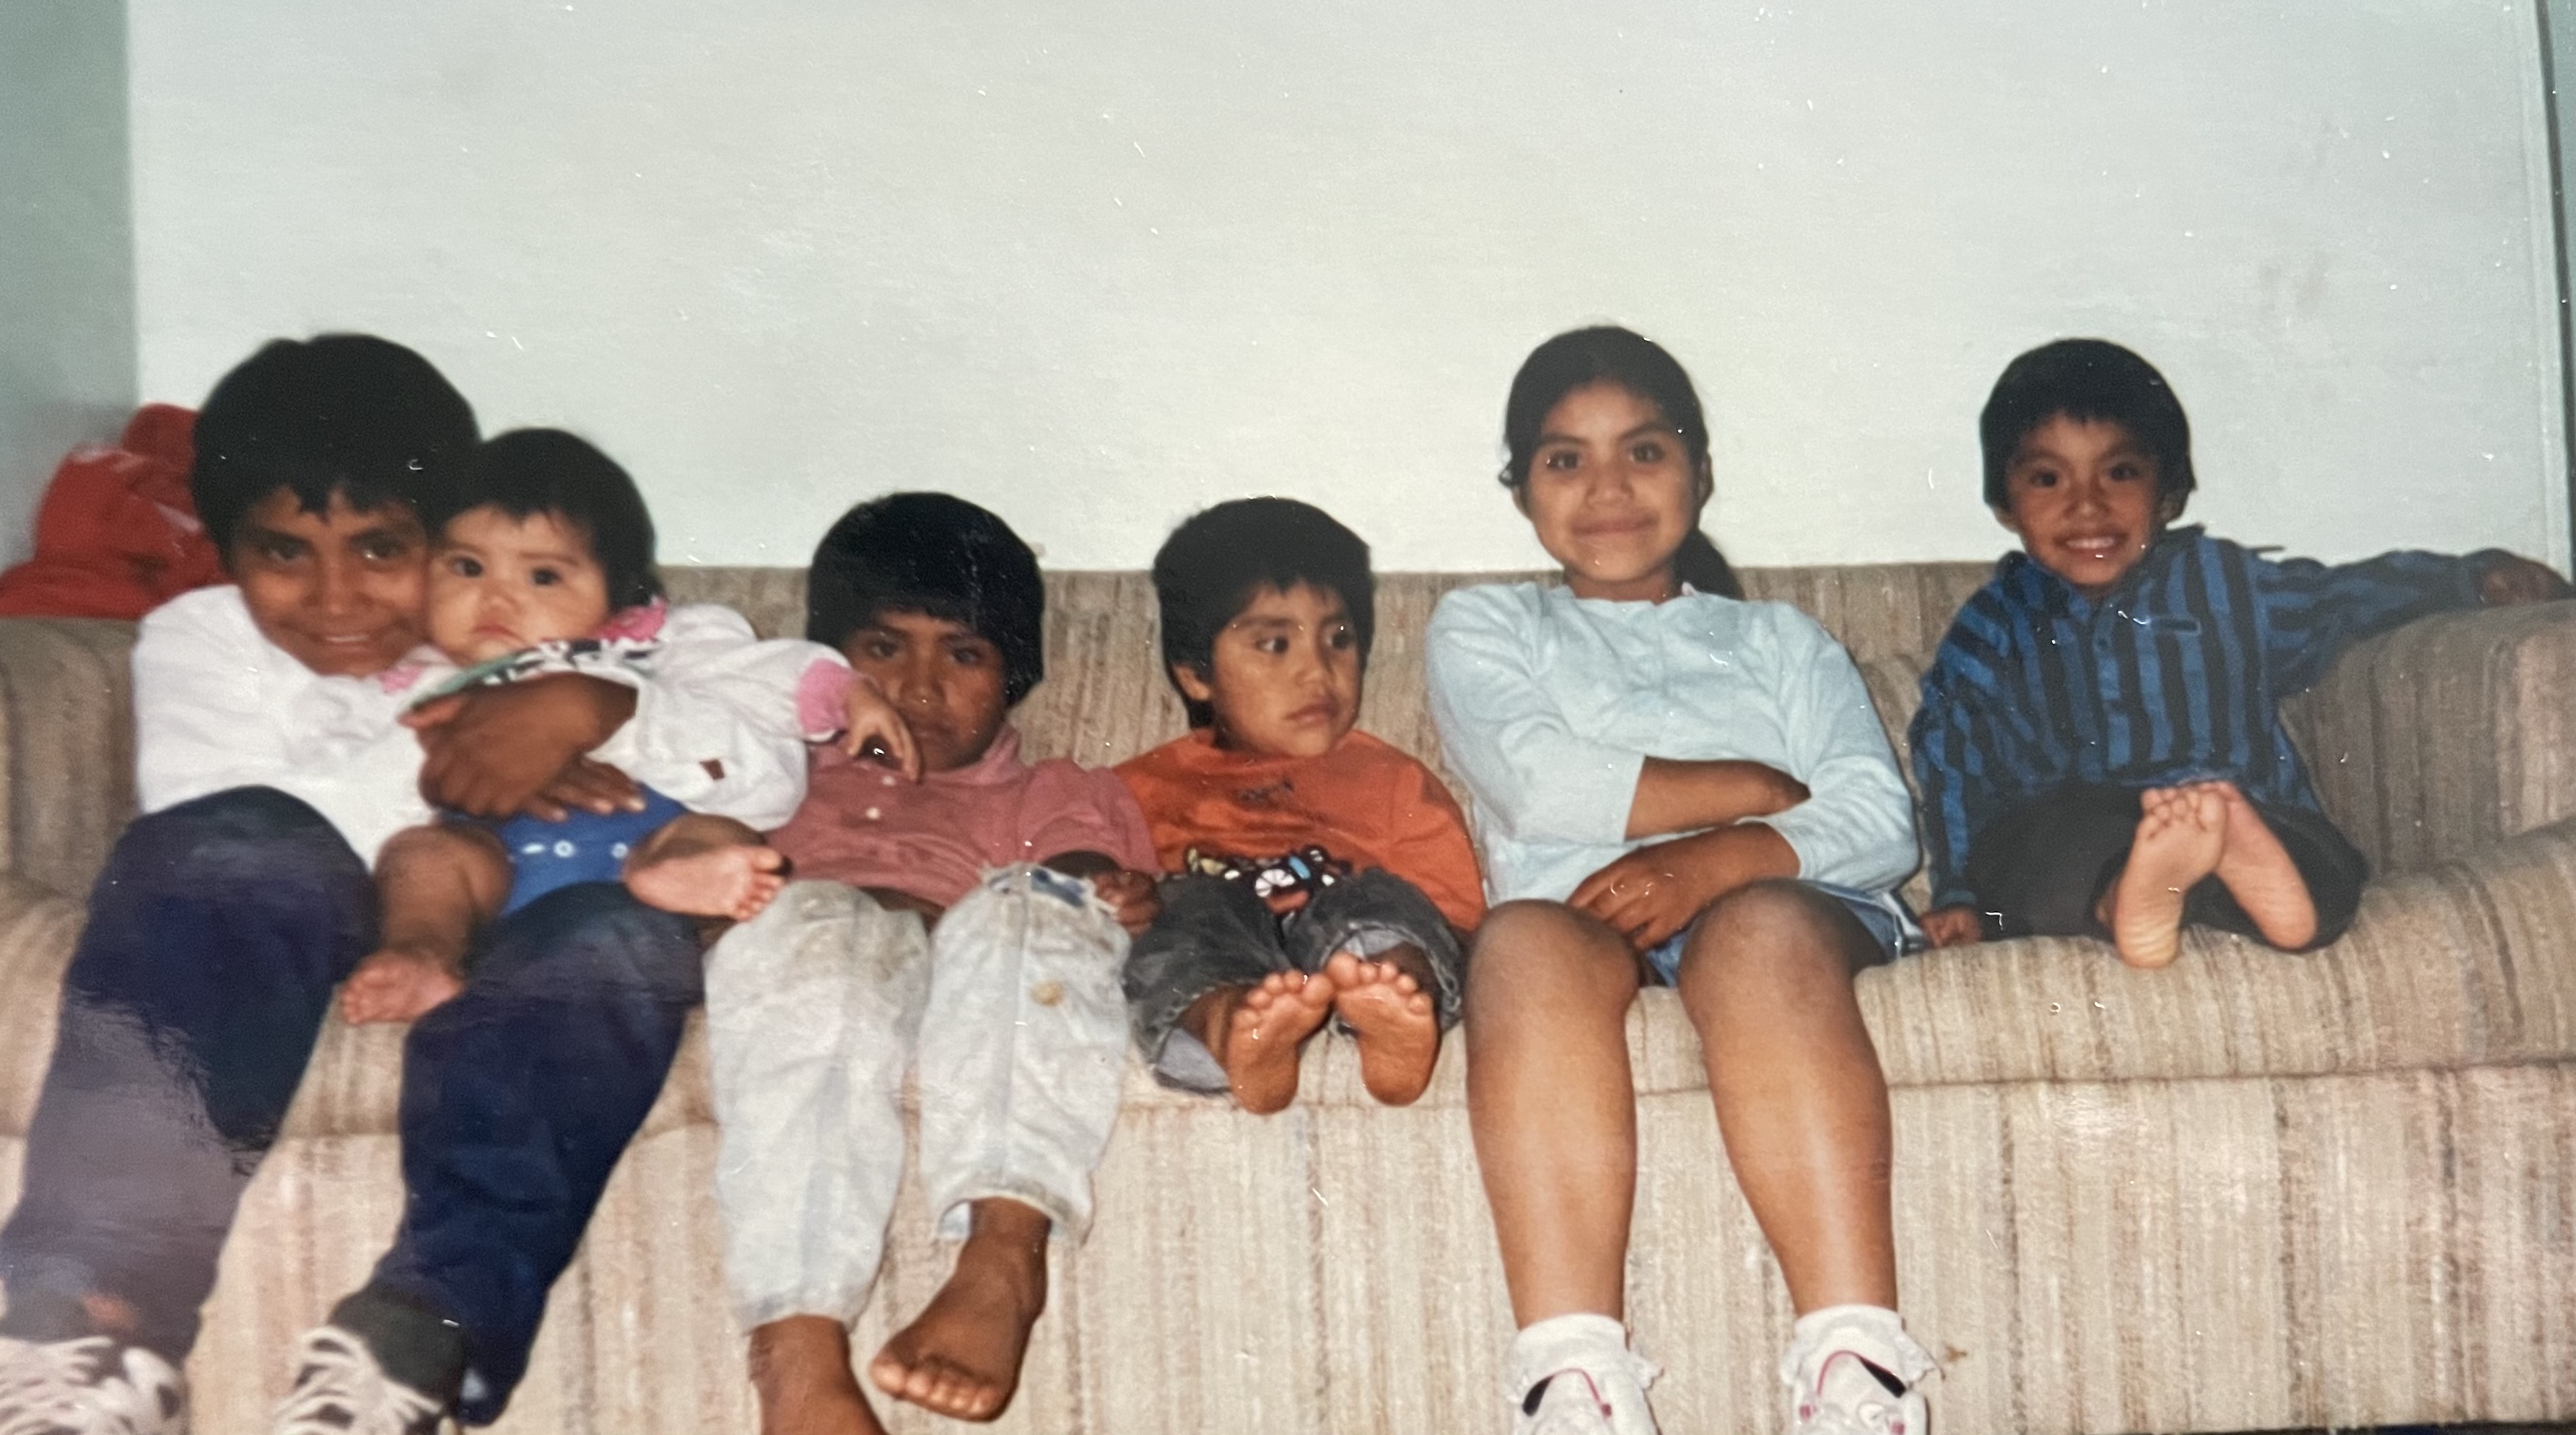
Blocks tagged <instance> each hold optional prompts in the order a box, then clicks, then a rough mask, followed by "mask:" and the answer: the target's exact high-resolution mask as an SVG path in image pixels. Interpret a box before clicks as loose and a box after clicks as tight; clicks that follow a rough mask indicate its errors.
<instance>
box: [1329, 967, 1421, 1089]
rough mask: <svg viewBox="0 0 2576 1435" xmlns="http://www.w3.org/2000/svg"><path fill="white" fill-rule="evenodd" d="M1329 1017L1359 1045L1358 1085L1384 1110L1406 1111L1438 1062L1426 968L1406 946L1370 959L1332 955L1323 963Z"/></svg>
mask: <svg viewBox="0 0 2576 1435" xmlns="http://www.w3.org/2000/svg"><path fill="white" fill-rule="evenodd" d="M1324 976H1325V977H1326V978H1327V979H1328V980H1329V981H1330V982H1331V983H1332V988H1333V1014H1334V1015H1336V1016H1338V1017H1340V1018H1341V1019H1342V1020H1343V1021H1345V1022H1348V1023H1349V1024H1350V1028H1351V1035H1352V1036H1353V1037H1354V1038H1355V1039H1356V1040H1357V1041H1358V1042H1359V1048H1360V1084H1361V1085H1363V1086H1365V1087H1367V1088H1368V1093H1369V1095H1371V1096H1374V1097H1376V1098H1377V1099H1378V1100H1380V1101H1383V1102H1385V1103H1386V1104H1387V1105H1389V1106H1410V1105H1412V1104H1413V1102H1414V1101H1415V1100H1416V1099H1418V1098H1419V1097H1420V1096H1421V1095H1422V1091H1423V1088H1424V1087H1427V1086H1429V1085H1430V1084H1431V1069H1432V1067H1433V1066H1434V1065H1435V1064H1437V1063H1438V1061H1439V1060H1440V1019H1439V1016H1438V1014H1437V1013H1435V1012H1433V1011H1432V1009H1431V993H1430V992H1429V991H1428V990H1427V989H1426V988H1427V987H1428V986H1429V984H1430V981H1431V968H1430V965H1429V963H1428V962H1427V960H1426V959H1425V958H1424V957H1423V955H1422V949H1421V948H1419V947H1416V946H1414V945H1412V944H1411V943H1406V944H1404V945H1401V946H1397V947H1391V948H1389V949H1387V950H1386V951H1383V952H1380V953H1378V954H1377V955H1375V956H1373V957H1368V958H1365V959H1363V958H1360V957H1355V956H1352V955H1351V954H1350V953H1348V952H1335V953H1333V955H1332V956H1331V957H1330V958H1328V959H1326V960H1325V962H1324Z"/></svg>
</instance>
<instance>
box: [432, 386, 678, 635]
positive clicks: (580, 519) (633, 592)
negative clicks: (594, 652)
mask: <svg viewBox="0 0 2576 1435" xmlns="http://www.w3.org/2000/svg"><path fill="white" fill-rule="evenodd" d="M475 508H497V509H499V510H501V511H502V512H503V513H506V514H508V515H510V516H511V517H512V518H519V519H525V518H531V517H534V516H535V515H537V514H540V513H549V514H553V515H554V516H556V517H557V518H560V519H562V520H563V521H564V522H565V523H567V524H570V525H571V526H572V527H574V528H578V529H580V530H581V533H582V536H583V537H584V538H585V539H587V540H588V541H589V543H590V556H591V558H592V559H593V561H595V562H597V563H598V564H599V569H600V573H601V574H602V575H603V576H604V577H606V578H607V580H608V606H609V607H610V608H611V609H617V608H633V607H636V606H639V605H641V604H645V603H650V602H652V601H653V600H654V599H656V598H659V597H661V596H662V580H661V578H660V577H658V576H657V575H656V574H655V573H654V571H653V515H652V514H651V513H649V512H647V511H645V508H644V495H643V494H641V493H639V492H637V491H636V489H635V480H634V479H632V478H630V477H628V476H627V473H626V470H625V469H623V468H620V467H619V466H618V464H617V460H615V459H613V458H610V457H609V456H608V455H606V454H604V453H601V452H600V451H599V449H598V447H597V446H595V445H593V444H592V443H591V442H590V441H589V440H588V439H585V438H582V437H581V436H579V435H577V434H569V433H566V432H564V431H563V430H562V429H512V430H511V431H510V432H508V433H505V434H499V435H496V436H495V437H493V438H491V439H489V440H487V441H485V442H484V444H483V446H482V447H480V448H478V449H476V450H475V451H474V457H473V458H472V459H471V460H469V461H467V463H466V464H465V465H464V467H463V469H462V470H461V471H460V472H459V473H458V474H457V475H456V481H455V482H454V483H452V484H449V485H448V486H447V487H446V489H445V490H443V491H442V492H441V493H440V494H439V496H438V500H437V502H436V503H435V504H434V505H432V504H424V505H423V506H422V513H421V516H422V517H423V518H424V519H427V520H428V521H429V524H430V530H431V532H432V534H433V535H434V534H435V533H436V532H437V531H438V530H439V529H441V528H444V527H446V525H447V521H448V520H449V519H451V518H454V517H456V516H457V515H458V514H460V513H464V512H466V511H467V510H469V509H475Z"/></svg>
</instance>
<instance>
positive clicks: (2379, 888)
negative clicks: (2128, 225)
mask: <svg viewBox="0 0 2576 1435" xmlns="http://www.w3.org/2000/svg"><path fill="white" fill-rule="evenodd" d="M78 920H79V913H78V910H77V908H76V907H74V905H73V904H72V903H70V902H69V901H67V900H66V899H64V898H62V897H59V896H57V895H54V894H52V893H49V892H45V891H43V890H41V889H38V888H35V887H32V886H31V885H29V884H26V883H21V882H13V881H10V880H8V879H5V878H0V961H5V963H6V964H5V965H0V1134H19V1133H23V1132H24V1131H25V1130H26V1124H27V1118H28V1116H29V1115H30V1114H32V1112H33V1110H34V1105H35V1093H36V1086H37V1083H38V1081H39V1079H40V1078H41V1076H42V1073H43V1070H44V1063H45V1059H46V1055H47V1053H48V1050H49V1049H50V1047H51V1046H52V1042H53V1014H54V1009H55V1003H56V992H57V984H58V982H59V980H60V974H61V969H62V965H63V962H64V961H65V960H66V958H67V957H68V955H69V950H70V942H71V939H72V936H73V933H74V930H75V928H76V926H77V924H78ZM2570 930H2576V823H2562V824H2559V825H2558V826H2555V827H2551V828H2547V829H2544V830H2542V831H2540V832H2535V833H2531V834H2528V835H2526V836H2523V837H2520V838H2516V839H2514V840H2513V841H2511V842H2508V843H2505V844H2503V845H2501V846H2498V847H2496V848H2493V849H2490V850H2489V851H2487V852H2485V853H2482V854H2480V856H2479V857H2478V858H2477V859H2475V860H2474V861H2472V862H2468V863H2461V864H2453V865H2450V866H2445V867H2441V868H2436V869H2433V870H2430V871H2426V872H2419V873H2410V874H2406V875H2404V876H2400V877H2396V878H2392V879H2388V880H2385V881H2381V882H2376V883H2373V884H2372V885H2371V886H2370V887H2369V889H2368V890H2367V891H2366V892H2365V893H2364V894H2363V899H2362V909H2361V916H2360V919H2359V920H2358V921H2357V922H2355V923H2354V925H2353V929H2352V930H2351V932H2349V933H2347V934H2346V935H2345V937H2344V939H2343V940H2342V941H2340V942H2337V943H2336V944H2335V945H2333V946H2332V947H2329V948H2327V949H2325V950H2324V951H2321V952H2315V953H2309V954H2306V955H2289V954H2284V953H2280V952H2274V951H2271V950H2269V949H2267V948H2265V947H2263V946H2261V945H2259V944H2257V943H2253V942H2249V941H2246V940H2244V939H2242V938H2237V937H2231V936H2226V935H2223V934H2219V933H2214V932H2206V931H2195V932H2193V933H2191V934H2190V935H2189V936H2188V938H2187V939H2186V941H2185V943H2184V946H2183V956H2182V959H2181V960H2180V961H2178V962H2177V963H2175V965H2174V966H2172V967H2171V968H2169V969H2167V970H2165V971H2162V972H2137V971H2131V970H2129V969H2128V968H2126V967H2123V966H2121V965H2120V964H2119V962H2118V961H2117V960H2115V959H2114V958H2113V957H2112V955H2111V951H2110V948H2108V947H2107V946H2104V945H2102V944H2100V943H2097V942H2091V941H2083V940H2073V939H2061V940H2045V941H2020V942H2002V943H1996V944H1992V945H1987V946H1979V947H1969V948H1962V949H1954V950H1951V951H1946V952H1935V953H1930V954H1927V955H1924V956H1920V957H1914V958H1909V959H1907V960H1905V961H1902V962H1899V963H1896V964H1895V965H1893V966H1890V967H1886V968H1882V969H1880V970H1877V971H1874V972H1870V973H1868V974H1865V975H1864V976H1863V977H1862V978H1861V982H1860V991H1861V1007H1862V1011H1863V1013H1864V1014H1865V1015H1866V1016H1867V1018H1868V1020H1869V1025H1870V1031H1871V1033H1872V1034H1873V1035H1874V1037H1875V1038H1876V1040H1877V1042H1878V1049H1879V1056H1880V1059H1881V1061H1882V1062H1883V1063H1884V1065H1885V1066H1886V1069H1887V1077H1888V1081H1889V1083H1890V1084H1891V1085H1895V1086H1900V1087H1904V1086H1938V1085H1949V1084H1959V1083H1977V1082H1996V1081H2007V1082H2008V1081H2036V1080H2074V1081H2119V1080H2125V1079H2138V1078H2144V1079H2188V1078H2199V1077H2225V1076H2237V1075H2250V1074H2264V1075H2270V1076H2300V1075H2323V1074H2330V1073H2338V1072H2365V1071H2389V1070H2405V1069H2414V1068H2425V1067H2430V1068H2457V1067H2465V1066H2474V1065H2482V1064H2490V1063H2497V1062H2516V1061H2564V1060H2566V1059H2568V1057H2569V1056H2570V1055H2576V964H2572V963H2570V962H2569V961H2568V960H2567V937H2566V934H2567V933H2568V932H2569V931H2570ZM402 1038H403V1028H399V1027H384V1026H378V1027H364V1028H351V1027H348V1026H344V1025H342V1024H340V1023H339V1022H338V1021H336V1020H334V1021H332V1022H330V1023H329V1025H328V1026H327V1027H326V1029H325V1031H324V1033H323V1039H322V1042H321V1044H320V1047H319V1049H318V1050H317V1051H316V1052H315V1054H314V1060H313V1064H312V1068H311V1070H310V1071H309V1072H308V1073H307V1075H306V1077H305V1080H304V1085H303V1087H302V1088H301V1089H300V1090H299V1092H298V1093H297V1096H296V1101H295V1107H294V1109H293V1110H292V1111H291V1112H289V1113H288V1116H287V1120H286V1134H287V1135H290V1136H311V1135H322V1134H335V1133H337V1134H360V1133H381V1132H388V1131H391V1130H393V1129H394V1110H395V1099H396V1097H397V1095H398V1094H399V1088H400V1079H401V1059H400V1058H401V1050H402ZM1628 1039H1629V1047H1630V1051H1631V1053H1632V1055H1633V1058H1634V1060H1635V1063H1636V1071H1637V1086H1638V1089H1639V1090H1640V1091H1641V1092H1645V1093H1655V1092H1667V1091H1692V1090H1697V1089H1699V1088H1701V1087H1702V1086H1704V1085H1705V1084H1706V1081H1705V1078H1704V1076H1703V1074H1702V1070H1701V1066H1700V1058H1699V1044H1698V1041H1697V1039H1696V1038H1695V1037H1694V1035H1693V1034H1692V1032H1691V1029H1690V1024H1689V1021H1688V1020H1687V1019H1686V1018H1685V1017H1684V1015H1683V1013H1682V1010H1681V1005H1680V1003H1679V1001H1678V1000H1676V999H1675V997H1674V995H1673V993H1671V992H1669V991H1661V990H1658V991H1652V992H1648V993H1647V994H1646V996H1645V999H1644V1000H1642V1001H1640V1002H1639V1003H1638V1004H1637V1006H1636V1008H1635V1010H1634V1011H1633V1012H1632V1013H1631V1014H1630V1017H1629V1026H1628ZM1461 1050H1462V1047H1461V1044H1460V1043H1458V1042H1455V1041H1453V1042H1451V1043H1449V1045H1448V1048H1447V1050H1446V1051H1444V1052H1443V1054H1442V1057H1441V1063H1440V1071H1439V1074H1438V1077H1437V1079H1436V1080H1435V1081H1434V1082H1433V1084H1432V1087H1431V1090H1430V1092H1429V1094H1427V1095H1426V1096H1425V1097H1424V1098H1423V1102H1424V1104H1425V1106H1426V1107H1429V1108H1433V1109H1437V1108H1442V1107H1463V1106H1464V1105H1465V1102H1466V1082H1465V1070H1464V1061H1463V1059H1462V1056H1461ZM1304 1099H1305V1100H1308V1101H1311V1102H1316V1103H1320V1104H1324V1105H1334V1106H1361V1105H1366V1104H1369V1098H1368V1096H1367V1093H1366V1092H1365V1091H1364V1090H1363V1088H1362V1087H1361V1085H1360V1080H1359V1068H1358V1062H1357V1060H1356V1059H1355V1057H1354V1056H1353V1053H1352V1049H1351V1046H1350V1044H1349V1043H1347V1042H1340V1041H1322V1042H1317V1043H1315V1044H1314V1045H1313V1046H1312V1047H1311V1048H1309V1050H1308V1053H1307V1061H1306V1072H1305V1084H1304ZM1199 1100H1200V1098H1197V1097H1192V1096H1186V1095H1183V1094H1181V1093H1178V1092H1173V1091H1169V1090H1165V1089H1163V1088H1161V1087H1159V1086H1157V1085H1155V1084H1154V1082H1153V1080H1152V1078H1151V1077H1150V1076H1148V1075H1147V1074H1146V1072H1145V1071H1144V1070H1143V1068H1142V1067H1139V1066H1136V1065H1134V1064H1132V1063H1131V1064H1130V1067H1129V1070H1128V1076H1127V1092H1126V1101H1127V1104H1128V1106H1129V1107H1131V1108H1137V1109H1158V1108H1178V1107H1186V1106H1191V1105H1194V1104H1196V1103H1197V1102H1198V1101H1199ZM710 1119H712V1117H711V1109H710V1106H709V1102H708V1095H707V1068H706V1044H705V1038H704V1033H703V1032H702V1031H701V1030H700V1029H699V1024H698V1023H697V1022H696V1021H694V1020H693V1021H692V1024H691V1029H690V1032H689V1036H688V1039H687V1041H686V1042H685V1043H684V1045H683V1047H682V1050H681V1056H680V1063H679V1066H678V1069H677V1070H676V1071H675V1073H674V1075H673V1077H672V1079H671V1082H670V1083H669V1085H668V1086H667V1087H666V1088H665V1090H664V1091H663V1093H662V1097H661V1100H660V1101H659V1102H658V1103H657V1104H656V1105H655V1107H654V1109H653V1112H652V1114H651V1115H650V1116H649V1117H648V1118H647V1120H646V1130H647V1131H659V1130H667V1129H670V1128H672V1127H675V1126H680V1125H687V1124H694V1123H697V1122H702V1121H707V1120H710Z"/></svg>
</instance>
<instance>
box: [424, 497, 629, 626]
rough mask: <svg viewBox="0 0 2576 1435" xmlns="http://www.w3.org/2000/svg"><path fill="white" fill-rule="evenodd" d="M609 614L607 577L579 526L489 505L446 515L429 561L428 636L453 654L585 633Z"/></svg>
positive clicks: (552, 518) (546, 516)
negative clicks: (516, 515) (516, 514)
mask: <svg viewBox="0 0 2576 1435" xmlns="http://www.w3.org/2000/svg"><path fill="white" fill-rule="evenodd" d="M606 621H608V578H607V575H606V574H605V573H603V572H602V571H601V570H600V566H599V560H598V559H596V558H594V557H592V556H591V551H590V539H589V536H588V535H587V534H585V533H583V532H582V530H581V529H580V528H578V527H576V526H574V525H572V524H569V523H566V522H564V521H563V520H562V519H561V518H560V517H558V516H556V515H555V514H552V513H532V514H530V515H528V516H527V517H526V518H513V517H511V516H510V515H509V514H507V513H505V512H503V511H502V510H501V509H499V508H497V507H493V506H490V505H486V506H484V507H481V508H469V509H467V510H466V511H464V512H463V513H460V514H458V515H456V516H455V517H454V518H451V519H449V520H447V527H446V529H445V530H444V531H442V532H441V533H440V534H439V536H438V552H437V556H436V557H435V558H433V559H432V560H431V562H430V565H429V640H430V641H431V642H432V643H435V644H437V645H438V650H439V651H440V652H442V653H445V654H446V655H447V656H448V658H449V659H450V660H452V661H455V662H459V663H479V662H482V661H484V660H485V659H488V658H497V657H500V656H502V655H503V654H506V653H515V652H517V651H519V650H520V649H522V648H527V647H533V646H534V645H536V644H538V643H545V642H553V641H556V640H559V639H565V638H584V637H588V636H590V634H592V633H593V632H595V631H597V630H598V628H599V625H600V624H602V623H604V622H606Z"/></svg>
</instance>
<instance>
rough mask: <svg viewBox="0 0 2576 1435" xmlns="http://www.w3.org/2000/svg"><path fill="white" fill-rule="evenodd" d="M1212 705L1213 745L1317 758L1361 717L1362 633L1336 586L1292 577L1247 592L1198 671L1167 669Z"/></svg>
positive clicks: (1189, 691) (1197, 697)
mask: <svg viewBox="0 0 2576 1435" xmlns="http://www.w3.org/2000/svg"><path fill="white" fill-rule="evenodd" d="M1172 676H1173V679H1174V681H1176V682H1178V683H1179V684H1180V688H1181V691H1182V692H1183V693H1184V694H1186V695H1187V696H1188V697H1189V699H1190V700H1191V701H1192V702H1201V703H1205V704H1207V705H1208V707H1209V708H1210V709H1211V710H1213V711H1214V712H1215V714H1216V740H1217V743H1218V745H1219V746H1222V747H1227V748H1232V749H1235V750H1237V751H1241V752H1252V753H1259V754H1261V755H1263V756H1266V757H1320V756H1322V755H1323V754H1324V753H1327V752H1330V751H1332V749H1333V745H1334V744H1335V743H1338V742H1340V741H1341V740H1342V735H1343V734H1345V733H1347V732H1349V731H1350V730H1351V724H1353V723H1355V722H1357V721H1359V716H1360V640H1359V632H1358V630H1357V629H1355V628H1353V627H1352V626H1351V615H1350V611H1349V610H1348V609H1347V608H1346V607H1344V606H1343V603H1342V598H1341V595H1340V594H1338V593H1335V592H1333V591H1331V590H1330V589H1322V588H1317V587H1315V586H1314V585H1313V584H1310V583H1300V584H1298V585H1297V586H1295V587H1293V588H1289V589H1287V590H1285V591H1282V590H1280V589H1278V588H1273V587H1268V586H1264V587H1261V588H1258V589H1255V590H1254V591H1253V594H1252V597H1251V598H1250V599H1249V600H1248V601H1247V602H1245V604H1244V605H1243V611H1242V612H1240V613H1237V614H1235V615H1234V621H1232V622H1230V623H1228V624H1226V625H1225V627H1224V628H1222V629H1220V630H1218V632H1217V635H1216V641H1215V642H1214V643H1212V644H1210V645H1209V649H1208V665H1207V670H1206V671H1205V672H1201V671H1199V670H1198V669H1196V668H1193V667H1190V666H1188V665H1186V664H1183V665H1179V666H1176V667H1174V668H1173V669H1172Z"/></svg>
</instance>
